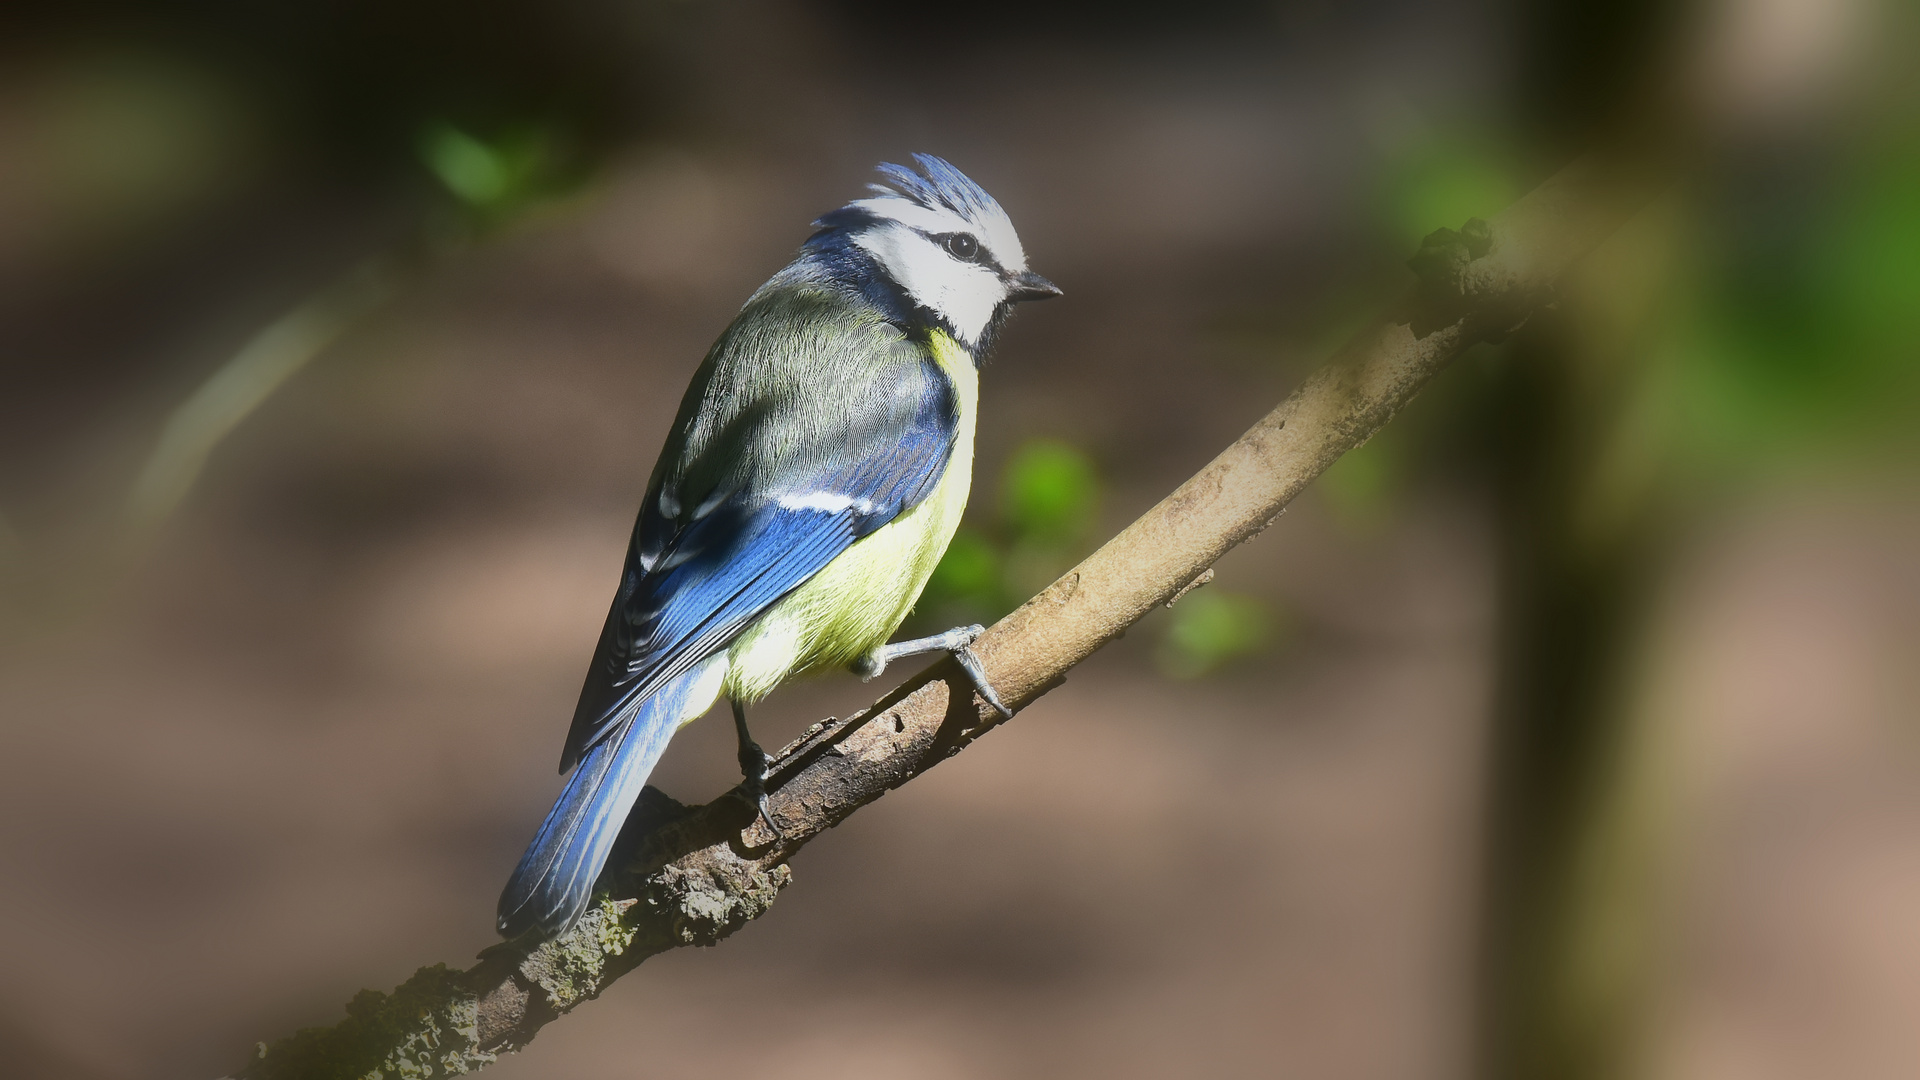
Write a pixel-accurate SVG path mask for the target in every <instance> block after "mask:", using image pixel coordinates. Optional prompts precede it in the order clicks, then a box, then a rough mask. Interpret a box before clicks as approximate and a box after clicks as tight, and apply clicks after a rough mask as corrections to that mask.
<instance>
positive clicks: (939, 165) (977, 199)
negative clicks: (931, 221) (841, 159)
mask: <svg viewBox="0 0 1920 1080" xmlns="http://www.w3.org/2000/svg"><path fill="white" fill-rule="evenodd" d="M913 160H914V161H915V162H916V163H917V164H918V165H919V166H920V170H921V172H920V173H916V172H914V171H913V170H912V169H908V168H906V167H904V166H901V165H892V164H887V163H884V162H883V163H882V164H881V165H880V167H879V170H878V171H879V173H880V175H881V176H884V177H886V178H887V183H886V184H868V185H867V186H868V188H870V189H871V190H873V191H876V192H878V193H880V194H882V195H901V196H904V197H906V198H909V199H912V200H913V201H914V202H917V203H919V204H920V205H921V206H924V207H926V208H928V209H929V210H933V209H939V208H942V207H944V208H946V209H948V210H951V211H953V212H954V213H956V214H959V215H960V216H961V217H965V218H972V217H975V216H977V215H979V214H980V213H983V212H985V211H987V210H989V209H992V208H993V207H995V206H997V205H999V204H998V203H995V202H994V201H993V196H991V195H989V194H987V193H986V191H985V189H983V188H981V186H980V185H979V184H976V183H974V182H973V181H972V180H970V179H968V178H967V174H966V173H963V172H961V171H960V170H959V169H956V168H954V167H953V166H952V165H949V164H947V163H946V161H945V160H943V159H941V158H937V157H934V156H933V155H932V154H915V155H913ZM921 173H925V175H924V176H922V175H921ZM889 184H890V185H892V186H891V187H889V186H888V185H889Z"/></svg>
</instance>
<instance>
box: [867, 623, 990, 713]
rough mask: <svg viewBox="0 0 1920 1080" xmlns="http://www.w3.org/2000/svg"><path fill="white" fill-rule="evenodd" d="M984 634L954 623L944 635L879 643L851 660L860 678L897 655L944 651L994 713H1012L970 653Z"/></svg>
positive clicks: (884, 666) (975, 627)
mask: <svg viewBox="0 0 1920 1080" xmlns="http://www.w3.org/2000/svg"><path fill="white" fill-rule="evenodd" d="M984 633H986V628H985V627H983V626H981V625H979V624H978V623H976V624H974V625H972V626H956V627H954V628H953V629H951V630H949V631H947V632H946V633H944V634H935V635H933V636H932V637H923V638H914V639H913V640H911V641H900V642H895V643H894V644H892V645H882V646H880V647H879V648H877V649H875V650H873V651H872V652H870V653H868V654H867V655H865V656H863V657H861V658H860V659H859V660H857V661H855V662H854V665H853V671H854V674H856V675H858V676H860V678H861V679H863V680H866V679H871V678H873V677H874V676H876V675H878V674H880V673H881V672H882V671H885V670H886V669H887V665H888V664H889V663H891V662H893V661H895V660H898V659H900V658H901V657H904V656H920V655H923V654H925V653H936V652H943V653H947V654H949V655H951V656H952V657H953V659H954V662H955V663H957V664H959V665H960V670H962V671H964V672H966V673H967V678H968V679H969V680H970V681H971V682H972V683H973V688H974V689H975V690H977V691H979V693H980V696H981V697H983V698H985V699H986V702H987V704H989V705H991V706H993V708H994V711H995V712H998V713H999V714H1000V715H1001V716H1012V715H1013V710H1012V709H1009V708H1007V707H1006V705H1005V704H1003V703H1002V702H1001V700H1000V694H999V693H998V692H997V691H995V690H994V688H993V684H992V683H990V682H988V681H987V673H986V671H985V670H984V669H982V668H981V666H980V658H979V657H977V656H975V655H974V654H973V649H972V647H971V646H972V645H973V643H974V642H975V641H977V640H979V637H980V635H981V634H984Z"/></svg>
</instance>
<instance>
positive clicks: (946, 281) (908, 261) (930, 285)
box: [853, 223, 1007, 345]
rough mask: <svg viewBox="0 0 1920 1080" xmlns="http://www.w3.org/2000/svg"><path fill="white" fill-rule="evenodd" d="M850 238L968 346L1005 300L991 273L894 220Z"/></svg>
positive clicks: (996, 277) (974, 340) (976, 340)
mask: <svg viewBox="0 0 1920 1080" xmlns="http://www.w3.org/2000/svg"><path fill="white" fill-rule="evenodd" d="M853 242H854V243H855V244H858V245H859V246H860V247H861V248H863V249H865V250H866V251H868V252H870V253H871V254H872V255H873V257H874V258H876V259H878V260H880V265H882V266H884V267H886V270H887V273H888V275H889V276H891V277H892V278H893V280H895V281H897V282H899V283H900V287H901V288H903V289H905V290H907V293H908V295H910V296H912V297H913V299H914V301H915V302H916V303H918V304H920V305H921V306H922V307H925V308H927V309H929V310H931V311H933V312H934V313H935V314H937V315H939V316H940V317H941V318H943V319H945V320H946V321H947V322H948V323H949V324H951V325H952V326H953V329H954V332H955V333H956V334H958V335H959V336H960V338H961V339H962V340H964V341H965V342H966V343H967V344H968V345H972V344H975V343H976V342H978V341H979V340H980V334H981V333H982V332H983V331H985V330H986V328H987V323H988V322H990V321H992V319H993V312H994V309H995V308H997V307H999V306H1000V302H1001V301H1002V300H1005V299H1006V296H1007V291H1006V287H1005V286H1004V285H1002V284H1001V282H1000V278H999V276H998V275H997V274H995V273H994V272H993V271H991V270H989V269H987V268H986V267H984V266H980V265H978V264H976V263H964V262H961V261H960V260H958V259H956V258H954V257H953V256H951V255H949V254H947V252H946V251H945V250H944V249H943V248H941V247H940V246H939V245H937V244H935V243H934V242H933V241H931V240H928V239H927V238H926V237H924V236H921V235H920V234H919V233H917V232H915V231H913V230H912V229H910V228H908V227H906V226H904V225H897V224H893V223H888V224H884V225H880V226H878V227H876V228H872V229H868V230H866V231H864V232H861V233H859V234H857V235H856V236H855V237H854V238H853Z"/></svg>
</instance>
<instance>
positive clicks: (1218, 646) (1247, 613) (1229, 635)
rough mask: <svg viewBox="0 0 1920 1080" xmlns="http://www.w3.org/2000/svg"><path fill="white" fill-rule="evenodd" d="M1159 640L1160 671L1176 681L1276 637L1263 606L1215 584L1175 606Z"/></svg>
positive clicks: (1252, 651)
mask: <svg viewBox="0 0 1920 1080" xmlns="http://www.w3.org/2000/svg"><path fill="white" fill-rule="evenodd" d="M1171 615H1172V618H1171V619H1169V620H1168V623H1167V628H1166V631H1165V632H1164V634H1163V635H1162V636H1161V639H1160V649H1159V656H1158V659H1159V664H1160V670H1161V671H1162V672H1164V673H1166V674H1167V675H1169V676H1171V677H1173V678H1176V679H1195V678H1199V677H1200V676H1202V675H1206V674H1208V673H1210V672H1213V671H1216V670H1218V669H1219V668H1220V667H1222V666H1224V665H1226V664H1228V663H1230V662H1232V661H1234V660H1238V659H1241V658H1243V657H1247V656H1252V655H1254V654H1255V653H1258V652H1260V651H1262V650H1264V649H1265V648H1267V647H1268V645H1270V644H1271V643H1272V642H1273V640H1274V618H1273V614H1272V613H1271V612H1270V611H1269V610H1268V609H1267V607H1266V605H1265V604H1262V603H1261V602H1260V601H1258V600H1255V599H1254V598H1253V597H1250V596H1241V595H1239V594H1236V593H1229V592H1223V591H1221V590H1219V589H1218V588H1205V589H1200V590H1197V591H1195V592H1193V593H1191V594H1189V595H1188V596H1186V597H1185V598H1184V599H1182V600H1181V601H1180V602H1179V603H1177V604H1175V605H1174V606H1173V610H1172V612H1171Z"/></svg>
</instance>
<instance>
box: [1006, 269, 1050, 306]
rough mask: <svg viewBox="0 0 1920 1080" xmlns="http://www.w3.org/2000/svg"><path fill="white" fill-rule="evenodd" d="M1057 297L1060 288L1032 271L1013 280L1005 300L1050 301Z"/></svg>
mask: <svg viewBox="0 0 1920 1080" xmlns="http://www.w3.org/2000/svg"><path fill="white" fill-rule="evenodd" d="M1059 295H1060V286H1058V285H1055V284H1054V283H1053V282H1051V281H1048V280H1047V279H1046V278H1043V277H1041V276H1040V275H1039V274H1036V273H1033V272H1032V271H1028V272H1027V273H1024V274H1021V275H1020V276H1019V277H1017V278H1014V279H1013V288H1012V289H1010V290H1008V291H1007V299H1009V300H1013V301H1020V300H1051V299H1053V298H1054V297H1056V296H1059Z"/></svg>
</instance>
